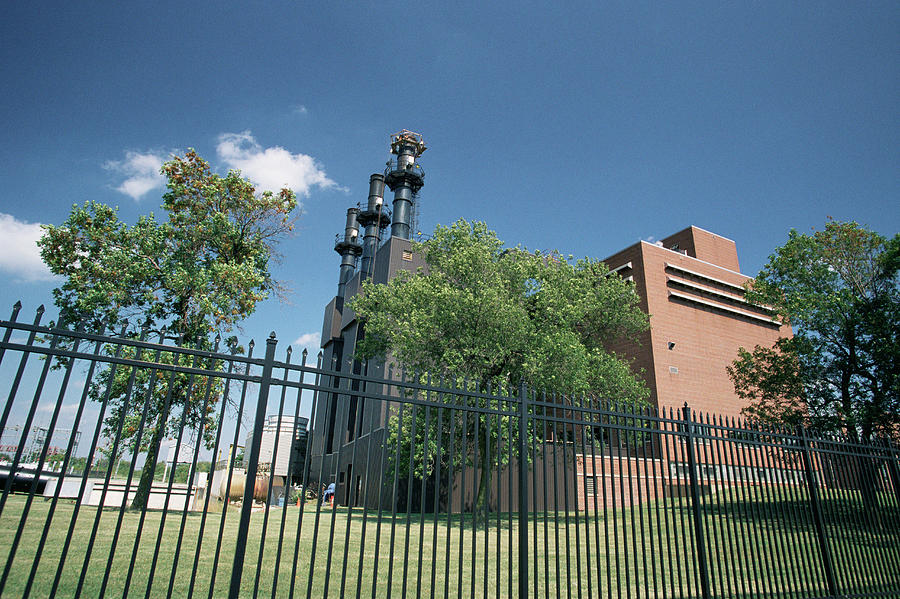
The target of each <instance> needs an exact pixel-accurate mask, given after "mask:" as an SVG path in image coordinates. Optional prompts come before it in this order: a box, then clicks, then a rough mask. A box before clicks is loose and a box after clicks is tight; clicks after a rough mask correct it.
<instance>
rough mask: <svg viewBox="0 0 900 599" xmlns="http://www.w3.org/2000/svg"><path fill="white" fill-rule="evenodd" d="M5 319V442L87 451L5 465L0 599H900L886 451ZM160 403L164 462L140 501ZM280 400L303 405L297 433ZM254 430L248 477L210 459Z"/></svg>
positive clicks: (673, 413)
mask: <svg viewBox="0 0 900 599" xmlns="http://www.w3.org/2000/svg"><path fill="white" fill-rule="evenodd" d="M17 317H18V310H16V311H15V312H14V313H13V316H12V317H11V318H10V319H9V320H5V321H0V339H2V341H0V381H2V385H3V389H4V391H5V392H6V393H5V395H6V403H5V405H4V406H3V411H2V415H0V428H3V427H9V426H12V425H13V424H16V425H19V426H20V429H19V430H20V431H21V438H20V439H18V440H16V442H15V443H11V444H10V445H11V446H12V445H15V446H16V447H25V445H26V443H25V441H26V440H27V439H28V438H29V437H28V433H29V430H32V429H34V428H36V427H37V423H38V422H40V423H41V425H42V426H43V427H44V428H46V429H47V435H46V438H47V439H48V443H49V439H51V438H52V436H53V431H54V430H57V429H68V430H71V431H78V432H80V433H81V439H82V441H81V443H80V444H79V445H78V450H77V452H76V451H75V446H74V443H75V442H74V439H75V437H76V435H75V434H70V435H69V439H70V441H69V443H70V446H69V447H67V448H66V449H67V451H66V453H64V454H63V455H62V460H61V462H60V461H59V459H56V458H54V460H53V464H52V468H51V465H50V455H49V452H48V451H45V450H43V451H38V452H37V454H38V455H37V456H36V459H34V456H32V459H33V461H31V462H30V463H28V464H26V463H25V462H24V459H23V456H24V454H23V450H17V451H16V452H14V453H13V454H12V455H8V456H6V458H5V459H4V463H3V464H0V485H3V488H2V495H0V530H2V532H3V534H4V538H5V539H7V540H6V542H5V543H4V544H3V545H2V546H0V564H3V572H2V576H0V595H2V596H3V597H49V596H56V597H71V596H75V597H80V596H89V597H98V596H110V597H112V596H115V597H120V596H122V597H124V596H126V595H127V596H129V597H138V596H144V597H155V596H160V597H162V596H177V597H220V596H221V597H225V596H228V597H258V596H264V597H276V596H277V597H292V596H294V595H295V594H296V595H298V596H304V595H305V596H306V597H320V596H321V597H327V596H334V597H343V596H356V597H383V596H387V597H389V596H397V597H407V596H408V597H450V596H454V597H463V596H466V597H475V596H481V597H489V596H490V597H549V596H566V597H596V596H602V597H617V598H618V597H629V598H631V597H653V598H654V599H655V598H669V597H672V598H675V597H679V598H681V597H684V598H687V597H717V598H718V597H851V596H852V597H890V596H898V594H900V452H898V451H897V449H896V448H894V447H892V446H891V445H890V444H889V443H887V442H885V443H881V444H877V445H864V444H854V443H850V442H848V440H847V439H843V438H839V437H834V436H821V435H813V434H811V433H809V432H807V431H803V430H800V431H783V430H772V429H764V428H754V427H748V426H745V425H743V424H742V423H740V422H736V421H733V420H730V419H723V418H718V417H709V416H703V415H696V414H694V413H693V412H692V411H691V410H690V409H688V408H686V407H685V408H684V409H680V410H670V409H666V410H663V411H656V410H653V409H647V408H638V407H630V406H626V407H623V406H619V405H617V404H615V403H610V402H607V401H599V400H589V399H582V400H577V401H573V400H572V399H570V398H564V397H550V396H545V395H543V394H540V393H538V392H536V391H534V390H532V389H529V388H527V387H525V386H518V387H515V388H508V389H497V388H494V389H492V390H488V389H479V388H477V387H475V386H472V385H470V384H468V383H466V382H465V381H459V380H452V379H442V380H430V379H428V378H427V377H425V376H411V375H409V374H408V373H403V372H402V371H399V370H391V369H388V371H387V372H386V373H385V374H384V375H382V376H375V375H370V374H367V370H366V365H364V364H363V365H360V366H361V368H360V369H358V370H357V372H360V374H353V369H352V368H351V366H352V365H343V368H336V367H335V366H336V365H323V364H322V363H321V358H320V359H319V360H317V361H316V363H315V364H313V363H310V362H309V360H308V357H307V355H306V353H305V352H304V353H303V355H302V356H300V358H299V360H298V359H297V358H296V356H295V355H294V353H293V352H292V351H291V349H290V348H286V349H283V350H281V351H279V348H278V341H277V339H276V338H275V337H274V335H273V336H271V337H269V338H268V339H267V341H266V346H265V351H264V354H263V356H262V357H257V356H255V355H254V349H255V348H254V346H253V344H250V345H249V346H248V351H247V353H246V355H243V354H237V353H231V352H221V351H205V350H197V349H192V348H188V347H182V346H179V345H174V344H171V343H166V342H164V341H163V340H162V339H161V338H159V339H155V340H154V339H152V336H151V335H150V333H149V332H148V331H143V332H142V333H141V334H139V335H138V336H137V337H135V338H124V337H122V336H120V335H118V334H111V332H110V331H102V332H85V331H77V330H68V329H59V328H55V327H53V326H47V325H43V324H41V321H42V319H43V314H42V313H41V314H38V315H36V317H35V318H34V320H33V321H32V322H30V323H22V322H18V320H17ZM373 371H374V368H373ZM161 406H162V407H165V406H168V407H169V408H170V409H169V414H170V415H169V417H168V422H167V424H168V427H167V429H166V430H167V433H168V436H169V437H170V438H172V439H174V441H175V443H174V444H175V447H174V450H173V452H172V455H173V456H175V457H174V458H173V460H172V462H173V463H167V462H166V452H165V451H164V452H162V453H161V454H160V456H159V464H158V465H157V467H156V468H155V473H156V475H155V476H154V477H153V493H154V500H153V502H152V505H150V504H148V505H144V506H139V507H138V508H136V509H132V508H131V503H130V502H132V501H133V497H134V493H133V492H131V491H129V492H125V490H126V489H132V488H136V487H137V486H138V484H139V481H140V480H141V476H142V474H143V471H144V468H145V467H146V466H145V464H144V461H145V460H146V459H147V443H146V440H147V439H149V438H150V437H151V435H150V434H149V432H148V431H151V430H152V429H153V427H154V426H155V424H154V423H155V422H156V421H155V420H154V416H157V417H158V414H159V413H161V412H160V407H161ZM122 415H124V416H125V417H124V418H122V417H121V416H122ZM273 415H274V416H275V417H277V420H278V421H279V422H280V421H281V418H282V416H285V417H287V416H292V417H293V418H294V422H298V421H299V420H298V419H297V417H299V416H309V417H310V418H311V422H310V430H311V434H310V435H309V439H308V441H307V445H306V447H304V448H297V449H298V451H294V448H293V446H290V444H289V443H288V444H285V443H284V442H283V439H282V438H281V435H289V436H290V437H291V439H293V438H294V437H295V436H296V431H293V430H288V428H286V427H284V426H277V427H274V430H271V427H270V429H266V428H265V424H266V421H267V418H271V417H272V416H273ZM282 429H284V430H282ZM329 432H331V435H332V436H333V438H334V439H336V441H335V443H334V448H333V451H330V452H323V448H324V447H325V441H326V437H327V436H328V433H329ZM250 433H252V434H250ZM248 436H250V437H251V442H250V444H249V445H248V446H247V447H245V448H244V451H245V452H247V455H248V457H249V459H248V460H247V464H248V467H247V470H246V471H244V470H243V468H242V467H241V465H240V464H241V462H240V461H239V460H237V459H235V456H231V455H230V454H229V453H228V451H229V447H237V446H239V445H241V444H243V443H244V442H245V439H246V438H247V437H248ZM135 439H143V440H144V442H141V443H135V442H134V441H135ZM87 440H89V443H88V442H87ZM197 440H200V442H196V441H197ZM188 445H190V446H191V447H193V448H194V449H193V450H192V451H190V452H189V453H190V455H188V456H183V457H178V456H179V455H180V454H181V452H180V451H179V450H180V447H182V446H188ZM264 446H265V447H267V448H269V447H270V448H271V451H269V449H266V450H265V452H263V451H262V448H263V447H264ZM288 446H290V447H291V452H290V455H289V457H288V474H287V475H286V476H278V475H276V473H275V472H273V470H275V469H273V468H271V467H270V466H271V464H272V463H276V462H278V460H279V457H278V454H279V452H283V451H285V450H286V449H285V448H286V447H288ZM263 454H264V455H271V462H267V463H263V464H260V463H259V456H260V455H263ZM207 465H208V468H209V470H212V472H210V473H209V476H208V478H207V479H206V482H205V483H204V482H200V483H198V484H199V486H197V484H194V481H199V480H200V479H202V477H200V478H195V474H196V473H197V472H199V471H201V470H203V469H205V468H206V467H207ZM51 470H52V473H51V472H50V471H51ZM45 472H46V473H47V476H43V473H45ZM83 473H88V474H83ZM148 477H149V474H148ZM180 481H184V482H180ZM242 481H243V482H242ZM332 483H333V485H334V487H333V491H334V496H333V500H332V501H330V502H329V503H323V501H322V497H323V494H324V493H323V492H324V491H325V490H326V489H327V488H328V487H329V486H330V485H331V484H332ZM101 506H106V507H101Z"/></svg>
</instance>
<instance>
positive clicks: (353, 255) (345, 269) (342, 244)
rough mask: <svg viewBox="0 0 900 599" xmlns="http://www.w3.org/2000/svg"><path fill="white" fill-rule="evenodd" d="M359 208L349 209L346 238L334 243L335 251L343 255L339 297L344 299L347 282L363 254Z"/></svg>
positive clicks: (345, 228)
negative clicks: (358, 220)
mask: <svg viewBox="0 0 900 599" xmlns="http://www.w3.org/2000/svg"><path fill="white" fill-rule="evenodd" d="M358 215H359V208H349V209H347V223H346V225H345V226H344V238H343V239H341V238H340V236H338V237H337V238H336V239H335V242H334V251H336V252H337V253H338V254H340V255H341V274H340V277H339V279H338V291H337V295H338V297H341V298H342V297H344V291H345V290H346V288H347V281H349V280H350V279H351V278H352V277H353V273H354V272H355V271H356V259H357V257H358V256H359V255H360V254H361V253H362V250H363V249H362V245H361V244H360V243H359V224H358V222H357V216H358Z"/></svg>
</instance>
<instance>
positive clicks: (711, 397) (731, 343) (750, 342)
mask: <svg viewBox="0 0 900 599" xmlns="http://www.w3.org/2000/svg"><path fill="white" fill-rule="evenodd" d="M606 263H607V264H608V265H609V267H610V269H612V270H614V271H616V272H617V273H618V274H619V275H621V276H622V277H625V278H630V279H631V280H633V281H634V283H635V287H636V290H637V292H638V294H639V295H640V296H641V302H642V308H643V309H644V311H646V312H647V313H649V314H650V330H649V331H648V332H646V333H644V335H643V336H642V339H641V342H640V345H639V346H635V345H620V346H617V347H614V348H612V349H614V350H616V351H619V352H621V353H623V354H625V355H627V356H629V357H630V358H633V359H634V365H635V367H636V368H640V369H643V370H644V378H645V380H646V381H647V385H648V386H649V387H650V391H651V401H652V402H653V404H654V405H656V406H658V407H681V406H682V405H684V403H685V402H687V403H688V405H690V406H691V408H692V409H693V410H694V411H698V410H699V411H701V412H704V413H705V412H710V413H712V414H717V415H723V416H739V415H740V411H741V408H742V407H744V403H743V402H742V400H741V399H740V398H739V397H738V396H737V395H735V393H734V386H733V385H732V383H731V379H730V378H729V377H728V373H727V372H726V370H725V368H726V366H728V365H729V364H731V362H732V361H733V360H734V359H735V358H736V357H737V352H738V348H739V347H742V346H743V347H746V348H748V349H752V348H753V347H754V346H756V345H757V344H760V345H765V346H771V345H772V344H773V343H774V342H775V340H776V339H778V338H779V337H784V336H790V335H791V329H790V327H789V326H787V325H782V324H781V323H779V322H777V321H774V320H773V316H772V314H771V312H770V311H768V310H767V309H765V308H764V307H761V306H754V305H753V304H750V303H748V302H747V301H746V300H744V289H743V285H744V283H745V282H747V281H748V280H750V277H748V276H747V275H744V274H741V272H740V266H739V264H738V256H737V248H736V247H735V244H734V242H733V241H732V240H730V239H727V238H725V237H722V236H720V235H716V234H715V233H710V232H709V231H704V230H703V229H700V228H698V227H693V226H691V227H688V228H687V229H684V230H683V231H680V232H678V233H675V234H674V235H671V236H669V237H666V238H665V239H663V240H662V241H658V242H656V243H649V242H646V241H641V242H639V243H636V244H635V245H633V246H631V247H628V248H626V249H624V250H622V251H620V252H618V253H616V254H614V255H612V256H610V257H609V258H607V259H606Z"/></svg>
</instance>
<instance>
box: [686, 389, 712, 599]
mask: <svg viewBox="0 0 900 599" xmlns="http://www.w3.org/2000/svg"><path fill="white" fill-rule="evenodd" d="M681 413H682V421H683V422H684V428H685V431H686V433H687V438H686V440H685V450H686V451H687V458H688V474H689V477H690V481H691V510H692V513H693V516H694V535H695V536H696V538H697V568H698V570H699V573H700V591H701V593H702V594H703V599H710V597H711V595H710V593H709V570H708V565H707V561H706V559H707V558H706V540H705V539H704V536H703V532H704V531H703V513H702V512H701V511H700V481H699V480H697V479H698V477H697V459H696V457H695V456H694V426H693V425H694V423H693V419H692V418H691V408H689V407H688V405H687V402H685V404H684V408H682V410H681Z"/></svg>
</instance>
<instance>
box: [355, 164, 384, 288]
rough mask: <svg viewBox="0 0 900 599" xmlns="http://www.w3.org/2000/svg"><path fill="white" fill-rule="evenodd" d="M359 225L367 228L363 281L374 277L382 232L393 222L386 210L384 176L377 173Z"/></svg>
mask: <svg viewBox="0 0 900 599" xmlns="http://www.w3.org/2000/svg"><path fill="white" fill-rule="evenodd" d="M357 220H358V221H359V224H361V225H362V226H364V227H365V228H366V232H365V237H364V239H363V250H362V264H361V265H360V271H361V272H362V276H361V278H362V279H365V278H366V277H370V276H372V269H373V262H374V260H375V252H376V251H377V250H378V244H379V243H380V242H381V231H382V230H383V229H384V228H385V227H387V226H388V224H390V222H391V212H390V210H386V209H385V208H384V176H383V175H380V174H378V173H375V174H374V175H372V176H371V177H369V203H368V204H367V205H366V209H365V210H364V211H362V212H360V213H359V216H358V217H357Z"/></svg>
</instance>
